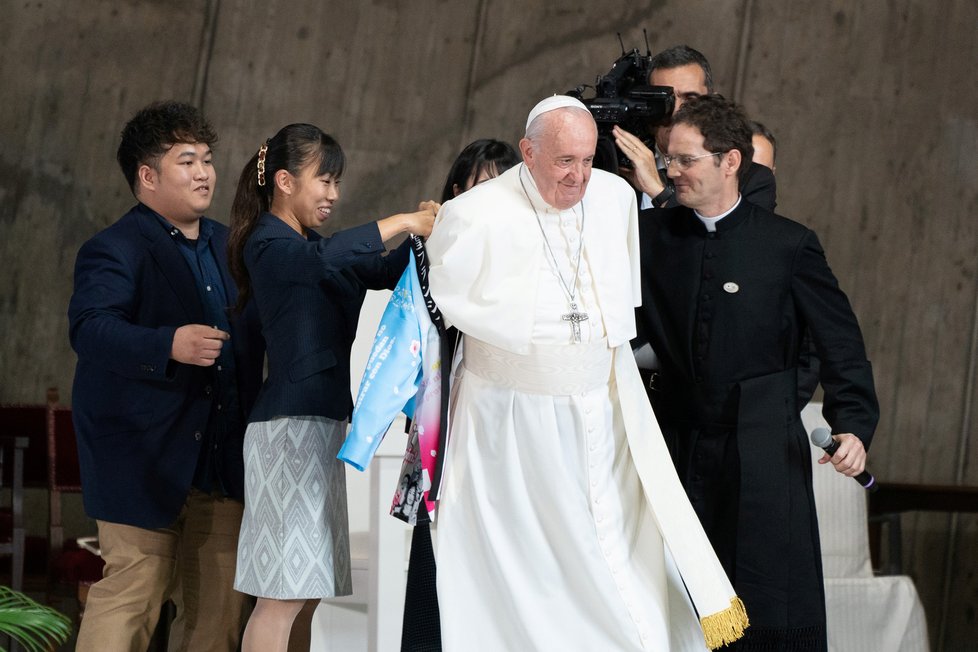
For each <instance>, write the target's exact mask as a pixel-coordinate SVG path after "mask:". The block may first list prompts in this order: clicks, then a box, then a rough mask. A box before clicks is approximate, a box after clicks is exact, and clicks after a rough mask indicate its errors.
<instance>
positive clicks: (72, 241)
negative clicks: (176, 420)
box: [0, 0, 978, 650]
mask: <svg viewBox="0 0 978 652" xmlns="http://www.w3.org/2000/svg"><path fill="white" fill-rule="evenodd" d="M0 4H2V7H0V16H3V19H2V22H0V42H2V43H4V44H5V47H4V48H3V50H2V52H0V57H2V58H0V94H2V115H0V228H2V229H3V236H4V237H3V238H0V261H2V268H0V279H2V282H0V333H3V338H2V339H0V402H11V401H39V400H41V399H42V398H43V396H44V390H45V388H46V387H48V386H52V385H56V386H59V387H60V388H61V390H62V392H61V393H62V396H63V397H65V398H66V399H67V398H70V387H71V380H72V374H73V367H74V360H75V358H74V354H73V353H72V351H71V350H70V347H69V346H68V343H67V319H66V315H65V312H66V306H67V302H68V298H69V296H70V293H71V273H72V265H73V261H74V255H75V252H76V251H77V249H78V247H79V246H80V244H81V243H82V242H83V241H84V240H85V239H87V238H88V237H90V236H91V235H92V234H93V233H94V232H95V231H97V230H98V229H100V228H102V227H104V226H106V225H108V224H110V223H111V222H112V221H113V220H115V219H116V218H117V217H118V216H119V215H120V214H121V213H123V212H124V211H125V210H126V209H127V208H128V207H129V206H130V205H131V204H132V203H133V200H132V197H131V195H130V194H129V192H128V189H127V188H126V186H125V183H124V181H123V179H122V176H121V174H119V172H118V169H117V167H116V164H115V160H114V154H115V148H116V146H117V144H118V143H117V138H118V134H119V131H120V129H121V127H122V125H123V123H124V122H125V120H126V119H128V117H130V115H131V114H132V113H133V112H135V111H136V110H137V109H138V108H140V107H141V106H143V105H144V104H146V103H148V102H150V101H152V100H154V99H160V98H171V97H172V98H177V99H183V100H188V101H193V102H196V103H197V104H198V105H200V106H202V107H203V108H204V110H205V111H206V112H207V114H208V115H209V117H210V119H211V120H212V122H213V123H214V124H215V126H216V127H217V128H218V130H219V132H220V135H221V141H220V142H219V144H218V149H217V154H216V159H215V162H216V165H217V170H218V173H219V183H218V185H217V198H216V201H215V204H214V207H213V210H212V215H213V216H214V217H216V218H217V219H221V220H223V221H226V214H227V211H228V208H229V207H230V203H231V197H232V194H233V188H234V184H235V182H236V179H237V177H238V174H239V173H240V169H241V166H242V165H243V163H244V162H245V161H246V160H247V159H248V158H249V157H250V156H251V154H252V153H253V152H254V151H255V149H256V148H257V147H258V144H259V143H260V142H261V140H262V139H264V138H266V137H269V136H271V135H272V134H273V133H274V132H275V130H276V129H278V128H279V127H280V126H282V125H283V124H286V123H288V122H296V121H308V122H313V123H315V124H318V125H320V126H322V127H323V128H324V129H326V130H327V131H328V132H330V133H332V134H334V135H335V136H336V137H337V138H338V140H339V141H340V143H341V144H342V145H343V147H344V149H345V151H346V153H347V156H348V167H347V173H346V174H345V178H344V185H343V199H342V202H341V204H340V208H339V210H338V211H337V213H336V214H335V215H336V217H335V226H337V227H342V226H349V225H352V224H357V223H361V222H364V221H366V220H369V219H375V218H377V217H381V216H384V215H387V214H390V213H394V212H398V211H401V210H406V209H409V208H411V207H412V206H413V205H414V204H415V203H416V202H417V201H418V200H420V199H422V198H427V197H436V196H437V195H438V194H439V192H440V189H441V185H442V183H443V179H444V175H445V174H446V173H447V169H448V166H449V165H450V163H451V161H452V159H453V157H454V155H455V153H456V152H457V151H458V150H459V149H460V147H461V146H463V145H464V144H466V143H467V142H469V141H471V140H472V139H474V138H478V137H485V136H493V137H499V138H504V139H508V140H510V141H511V142H513V143H514V144H515V142H516V140H517V139H518V138H519V136H520V134H521V129H522V125H523V121H524V119H525V115H526V112H527V111H528V109H529V108H530V106H532V104H533V103H534V102H535V101H536V100H538V99H540V98H541V97H543V96H544V95H547V94H551V93H554V92H564V91H566V90H568V89H570V88H573V87H575V86H577V85H578V84H581V83H590V82H593V80H594V78H595V76H596V75H598V74H601V73H603V72H605V71H606V70H607V69H608V67H609V66H610V64H611V63H612V61H613V60H614V59H615V57H616V56H617V55H618V54H619V46H618V41H617V37H616V36H615V34H616V33H617V32H621V34H622V38H623V39H624V41H625V45H626V46H627V47H629V48H630V47H633V46H641V47H644V45H643V43H644V42H643V37H642V28H643V27H644V28H647V30H648V34H649V38H650V40H651V43H652V47H653V50H657V49H661V48H663V47H666V46H669V45H673V44H676V43H683V42H688V43H690V44H691V45H693V46H694V47H697V48H698V49H700V50H701V51H703V52H704V53H705V54H706V55H707V57H708V58H709V59H710V60H711V62H712V63H713V66H714V74H715V77H716V80H717V84H718V87H719V90H720V91H721V92H723V93H725V94H727V95H728V96H732V97H735V98H736V99H738V100H739V101H742V102H743V103H744V104H745V105H746V106H747V108H748V109H749V110H750V111H751V113H752V114H753V115H754V117H756V118H757V119H760V120H761V121H763V122H765V123H766V124H767V125H768V126H770V127H771V128H772V129H773V130H774V131H775V133H776V134H777V136H778V141H779V155H778V181H779V193H778V194H779V209H780V210H779V212H782V213H783V214H785V215H788V216H790V217H793V218H794V219H797V220H799V221H801V222H804V223H806V224H809V225H811V226H812V227H813V228H815V229H816V231H817V232H818V233H819V235H820V237H821V238H822V241H823V244H824V245H825V247H826V251H827V253H828V257H829V262H830V264H831V265H832V267H833V269H834V270H835V271H836V273H837V275H838V276H839V279H840V281H841V283H842V285H843V287H844V288H845V289H846V290H847V292H848V293H849V296H850V298H851V300H852V303H853V305H854V307H855V309H856V312H857V314H858V315H859V317H860V320H861V322H862V325H863V328H864V331H865V336H866V340H867V344H868V347H869V353H870V358H871V359H872V360H873V362H874V365H875V369H876V376H877V383H878V387H879V393H880V399H881V403H882V409H883V418H882V422H881V424H880V431H879V436H878V438H877V440H876V444H875V445H874V448H873V450H872V454H871V458H870V459H871V463H872V466H873V469H874V470H875V471H876V473H877V475H878V476H879V477H880V478H882V479H884V480H891V481H907V482H927V483H965V484H972V485H975V484H978V468H976V465H975V464H973V463H972V462H973V460H974V452H973V451H972V445H973V440H974V431H975V425H974V417H975V415H974V411H975V408H974V405H975V402H976V400H978V388H976V383H975V382H974V381H975V367H976V361H978V355H976V341H978V319H976V316H978V269H976V262H978V261H976V244H978V242H976V240H978V226H976V220H975V218H974V216H975V214H976V213H978V183H976V182H978V155H976V148H978V110H976V108H975V107H976V105H978V86H976V84H975V74H974V68H975V64H976V62H978V45H976V42H978V39H976V38H975V35H976V27H978V5H976V3H974V2H973V0H937V1H933V0H932V1H926V0H868V1H867V2H862V3H850V2H842V1H841V0H819V1H817V2H814V3H810V2H801V1H800V0H788V1H785V0H688V1H685V2H680V1H679V0H645V1H644V2H624V1H622V0H609V1H606V2H603V3H580V2H568V1H553V0H550V1H546V2H544V1H543V0H523V1H516V0H472V1H470V2H449V1H447V0H418V1H416V2H411V3H407V2H396V1H394V0H373V1H365V2H359V3H348V2H337V1H328V0H325V1H324V0H292V1H291V2H282V1H281V0H273V1H271V2H266V3H261V4H256V3H251V2H247V1H244V0H210V1H207V2H201V1H199V0H198V1H195V2H190V1H188V0H168V1H167V2H161V1H157V2H137V1H133V0H130V1H128V2H126V1H117V2H111V1H109V0H89V1H87V2H85V3H82V4H79V3H71V2H67V1H65V0H52V1H50V2H44V1H30V2H28V1H16V2H15V1H14V0H3V1H2V3H0ZM905 528H906V530H905V534H904V540H905V543H904V545H905V561H906V568H907V571H908V572H909V573H910V574H911V575H912V576H913V577H914V579H915V581H916V583H917V587H918V590H919V591H920V594H921V597H922V599H923V600H924V603H925V607H926V610H927V615H928V620H929V627H930V632H931V638H932V641H933V643H934V647H935V649H946V650H961V649H969V648H973V646H974V640H975V637H976V635H978V627H976V613H975V612H976V608H978V577H976V572H978V560H976V555H975V553H974V550H975V549H976V548H978V517H976V516H975V515H962V516H960V517H957V518H949V517H945V516H935V515H930V516H912V517H911V518H909V519H907V520H906V522H905Z"/></svg>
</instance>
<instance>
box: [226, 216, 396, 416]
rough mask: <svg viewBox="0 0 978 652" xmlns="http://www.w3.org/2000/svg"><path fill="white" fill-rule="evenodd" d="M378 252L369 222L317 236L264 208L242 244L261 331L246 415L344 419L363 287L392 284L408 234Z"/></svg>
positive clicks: (377, 236)
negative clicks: (260, 362) (263, 361)
mask: <svg viewBox="0 0 978 652" xmlns="http://www.w3.org/2000/svg"><path fill="white" fill-rule="evenodd" d="M384 251H385V249H384V243H383V241H382V240H381V238H380V230H379V229H378V228H377V225H376V223H374V222H370V223H368V224H364V225H362V226H357V227H353V228H350V229H346V230H344V231H340V232H338V233H336V234H334V235H333V236H331V237H329V238H323V237H322V236H320V235H319V234H318V233H316V232H314V231H309V239H308V240H307V239H306V238H303V237H302V236H301V235H299V234H298V233H297V232H296V231H295V230H293V229H292V228H291V227H290V226H288V225H287V224H286V223H285V222H283V221H282V220H280V219H279V218H277V217H275V216H274V215H272V214H271V213H265V214H264V215H262V216H261V218H260V219H259V222H258V225H257V226H256V227H255V231H254V232H253V233H252V234H251V236H250V237H249V238H248V242H247V243H246V244H245V248H244V261H245V267H247V269H248V275H249V277H250V278H251V287H252V290H253V291H254V298H255V303H256V304H257V306H258V312H259V315H260V317H261V323H262V332H263V334H264V337H265V342H266V345H267V346H268V377H267V378H266V379H265V384H264V385H263V386H262V389H261V393H260V394H259V396H258V401H257V403H256V404H255V408H254V410H252V412H251V416H249V418H248V421H249V422H257V421H268V420H271V419H274V418H276V417H288V416H324V417H329V418H331V419H336V420H338V421H342V420H346V419H348V418H349V417H350V415H351V413H352V412H353V399H352V397H351V396H350V350H351V348H352V346H353V340H354V338H355V337H356V333H357V323H358V321H359V319H360V308H361V307H362V305H363V299H364V297H365V296H366V291H367V290H368V289H372V290H379V289H383V288H387V289H393V288H394V286H395V285H397V281H398V279H399V278H400V277H401V274H402V273H403V271H404V268H405V266H406V265H407V261H408V255H409V253H410V251H409V241H408V240H405V242H404V244H402V245H401V246H400V247H398V248H397V249H396V250H394V251H393V252H391V254H390V255H387V256H384V255H381V254H382V253H383V252H384Z"/></svg>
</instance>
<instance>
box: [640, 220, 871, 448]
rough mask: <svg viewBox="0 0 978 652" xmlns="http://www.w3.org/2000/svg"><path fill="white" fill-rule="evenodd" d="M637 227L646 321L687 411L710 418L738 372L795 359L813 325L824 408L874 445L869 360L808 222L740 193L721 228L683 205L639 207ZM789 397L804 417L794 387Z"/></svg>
mask: <svg viewBox="0 0 978 652" xmlns="http://www.w3.org/2000/svg"><path fill="white" fill-rule="evenodd" d="M639 238H640V247H641V258H642V259H641V265H642V306H641V307H640V308H639V309H638V311H637V316H638V322H639V330H640V333H641V335H642V337H643V338H644V339H646V340H647V341H649V343H650V344H651V345H652V348H653V349H654V350H655V352H656V354H657V355H658V357H659V360H660V363H661V365H662V372H663V374H664V376H667V377H668V378H669V382H668V383H667V385H668V386H670V387H672V388H674V389H675V390H676V393H677V397H676V398H677V399H678V400H679V401H680V403H681V404H682V405H684V406H685V407H684V408H683V409H684V410H685V411H686V412H687V413H686V414H685V415H684V418H702V417H703V416H704V415H705V414H706V411H705V410H706V408H707V407H708V406H709V405H711V404H712V403H714V402H715V401H714V399H716V398H717V397H718V396H727V395H728V390H729V388H732V387H734V386H736V385H737V384H738V383H742V382H743V381H746V380H749V379H752V378H761V377H765V376H767V375H769V374H776V373H779V372H783V371H786V370H789V369H794V368H795V367H797V365H798V360H799V351H800V350H801V346H802V341H803V338H804V336H805V334H806V332H807V333H808V334H809V335H810V337H811V340H812V342H813V344H814V347H815V350H816V351H817V353H818V357H819V359H820V361H821V366H820V368H819V371H818V374H819V379H820V380H821V383H822V387H823V388H824V390H825V399H824V403H825V407H824V413H825V416H826V419H827V420H828V422H829V423H830V424H831V425H832V426H833V430H834V432H852V433H854V434H856V435H857V436H858V437H859V438H860V439H861V440H862V441H863V443H864V444H865V446H866V447H867V448H868V447H869V443H870V440H871V438H872V435H873V432H874V430H875V427H876V422H877V420H878V417H879V406H878V403H877V399H876V394H875V388H874V384H873V376H872V369H871V366H870V363H869V361H868V360H867V359H866V351H865V347H864V344H863V339H862V333H861V332H860V329H859V324H858V322H857V320H856V316H855V315H854V314H853V311H852V308H851V306H850V305H849V300H848V298H847V297H846V295H845V293H843V291H842V290H841V289H840V288H839V284H838V282H837V280H836V278H835V276H834V274H833V273H832V270H831V269H829V266H828V264H827V262H826V260H825V254H824V252H823V251H822V247H821V245H820V244H819V241H818V237H817V236H816V235H815V233H814V232H813V231H812V230H811V229H808V228H807V227H805V226H802V225H801V224H798V223H797V222H793V221H791V220H789V219H786V218H784V217H780V216H778V215H775V214H774V213H772V212H770V211H767V210H764V209H762V208H760V207H757V206H754V205H753V204H751V203H750V202H748V201H741V203H740V205H739V206H738V207H737V209H736V210H734V212H732V213H731V214H730V215H728V216H727V217H725V218H724V219H723V220H721V221H720V222H718V223H717V231H716V232H715V233H707V231H706V228H705V227H704V226H703V224H702V222H700V221H699V220H698V219H697V218H696V216H695V215H694V214H693V211H692V209H689V208H686V207H679V208H665V209H650V210H646V211H642V213H641V215H640V217H639ZM728 284H731V285H728ZM725 286H726V289H725ZM731 400H732V399H731ZM785 400H786V401H787V400H788V399H787V397H786V398H785ZM696 403H700V405H696ZM788 405H789V406H790V407H791V409H792V411H793V412H794V414H795V416H797V411H798V410H800V407H801V406H798V407H797V409H795V408H796V400H795V398H794V396H792V398H791V402H790V403H789V404H788ZM677 407H678V404H677ZM729 407H732V406H731V405H728V406H727V408H729ZM727 408H721V409H727ZM710 409H716V406H715V405H714V407H712V408H710ZM695 415H700V416H699V417H696V416H695ZM724 416H729V413H728V414H727V415H719V418H721V419H723V418H724Z"/></svg>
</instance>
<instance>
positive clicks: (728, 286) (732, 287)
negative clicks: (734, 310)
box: [723, 281, 740, 294]
mask: <svg viewBox="0 0 978 652" xmlns="http://www.w3.org/2000/svg"><path fill="white" fill-rule="evenodd" d="M723 291H724V292H727V293H729V294H736V293H738V292H740V286H739V285H737V284H736V283H734V282H733V281H727V282H726V283H724V284H723Z"/></svg>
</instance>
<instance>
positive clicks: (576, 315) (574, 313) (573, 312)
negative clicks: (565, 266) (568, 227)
mask: <svg viewBox="0 0 978 652" xmlns="http://www.w3.org/2000/svg"><path fill="white" fill-rule="evenodd" d="M521 165H522V167H521V168H520V173H519V177H520V186H522V188H523V194H524V195H526V201H528V202H529V203H530V208H532V209H533V216H534V217H535V218H537V226H539V227H540V235H542V236H543V243H544V244H545V245H547V252H548V253H549V254H550V260H551V261H552V262H553V269H554V274H556V275H557V280H558V281H559V282H560V289H562V290H563V291H564V294H565V295H567V303H569V304H570V312H568V313H565V314H563V315H561V316H560V318H561V319H562V320H564V321H569V322H570V324H571V328H573V330H574V341H575V342H580V341H581V322H582V321H586V320H587V318H588V315H587V313H586V312H583V311H581V310H579V309H578V307H577V302H576V301H575V300H574V297H575V296H576V295H577V281H578V279H579V278H580V276H581V258H582V255H581V254H582V253H583V252H584V200H583V199H582V200H581V242H580V244H578V246H577V265H576V269H575V271H574V283H573V284H572V285H570V286H568V285H567V283H565V282H564V276H563V275H562V274H561V273H560V266H559V265H558V264H557V257H556V256H555V255H554V250H553V248H552V247H551V246H550V240H549V239H548V238H547V233H546V231H544V230H543V222H542V221H541V220H540V214H539V213H538V212H537V207H536V206H535V205H534V204H533V200H532V199H530V193H529V192H527V190H526V184H525V183H523V170H525V169H526V165H525V164H521Z"/></svg>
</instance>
